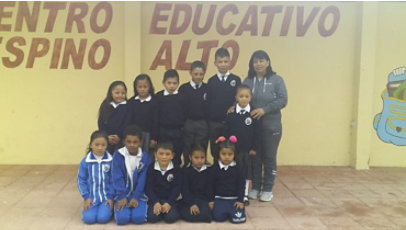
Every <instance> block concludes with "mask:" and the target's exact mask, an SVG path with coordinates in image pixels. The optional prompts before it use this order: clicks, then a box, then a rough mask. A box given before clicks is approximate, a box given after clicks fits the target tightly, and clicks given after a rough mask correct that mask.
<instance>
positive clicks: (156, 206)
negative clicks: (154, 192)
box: [154, 202, 162, 216]
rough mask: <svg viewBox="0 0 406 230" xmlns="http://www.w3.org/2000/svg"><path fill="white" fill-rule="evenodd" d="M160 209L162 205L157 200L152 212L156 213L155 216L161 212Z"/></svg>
mask: <svg viewBox="0 0 406 230" xmlns="http://www.w3.org/2000/svg"><path fill="white" fill-rule="evenodd" d="M161 209H162V205H161V204H160V203H159V202H156V203H155V204H154V214H155V215H157V216H158V215H159V214H161Z"/></svg>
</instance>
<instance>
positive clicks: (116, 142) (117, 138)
mask: <svg viewBox="0 0 406 230" xmlns="http://www.w3.org/2000/svg"><path fill="white" fill-rule="evenodd" d="M112 136H113V141H114V144H115V145H116V144H118V143H120V137H118V135H116V134H114V135H112Z"/></svg>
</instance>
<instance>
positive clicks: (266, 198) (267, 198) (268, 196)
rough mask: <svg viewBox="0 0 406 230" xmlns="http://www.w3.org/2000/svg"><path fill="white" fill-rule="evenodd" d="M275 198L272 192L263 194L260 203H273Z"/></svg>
mask: <svg viewBox="0 0 406 230" xmlns="http://www.w3.org/2000/svg"><path fill="white" fill-rule="evenodd" d="M272 197H273V194H272V192H262V194H261V197H260V198H259V200H260V201H264V202H268V201H271V200H272Z"/></svg>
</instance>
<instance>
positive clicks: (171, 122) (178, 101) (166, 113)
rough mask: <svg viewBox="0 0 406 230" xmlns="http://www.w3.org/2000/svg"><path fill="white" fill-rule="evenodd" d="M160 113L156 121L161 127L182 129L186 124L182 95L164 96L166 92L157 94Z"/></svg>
mask: <svg viewBox="0 0 406 230" xmlns="http://www.w3.org/2000/svg"><path fill="white" fill-rule="evenodd" d="M156 99H157V106H158V113H157V114H156V119H157V121H158V124H159V126H160V127H165V128H181V127H182V126H183V124H184V123H185V112H184V105H185V100H184V97H183V95H182V93H178V94H170V95H167V96H164V91H163V90H162V91H159V92H158V93H157V94H156Z"/></svg>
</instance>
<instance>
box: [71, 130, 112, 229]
mask: <svg viewBox="0 0 406 230" xmlns="http://www.w3.org/2000/svg"><path fill="white" fill-rule="evenodd" d="M106 149H107V134H106V133H105V132H103V131H95V132H93V133H92V135H91V136H90V144H89V151H88V152H89V153H88V154H87V155H86V157H84V158H83V160H82V161H81V162H80V165H79V170H78V176H77V185H78V188H79V192H80V195H82V197H83V200H84V204H83V211H82V220H83V222H85V223H86V224H93V223H96V222H97V223H107V222H108V221H109V220H110V219H111V216H112V210H113V196H114V190H113V184H112V178H111V163H112V160H113V158H112V157H111V155H110V154H109V153H108V152H107V151H106Z"/></svg>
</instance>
